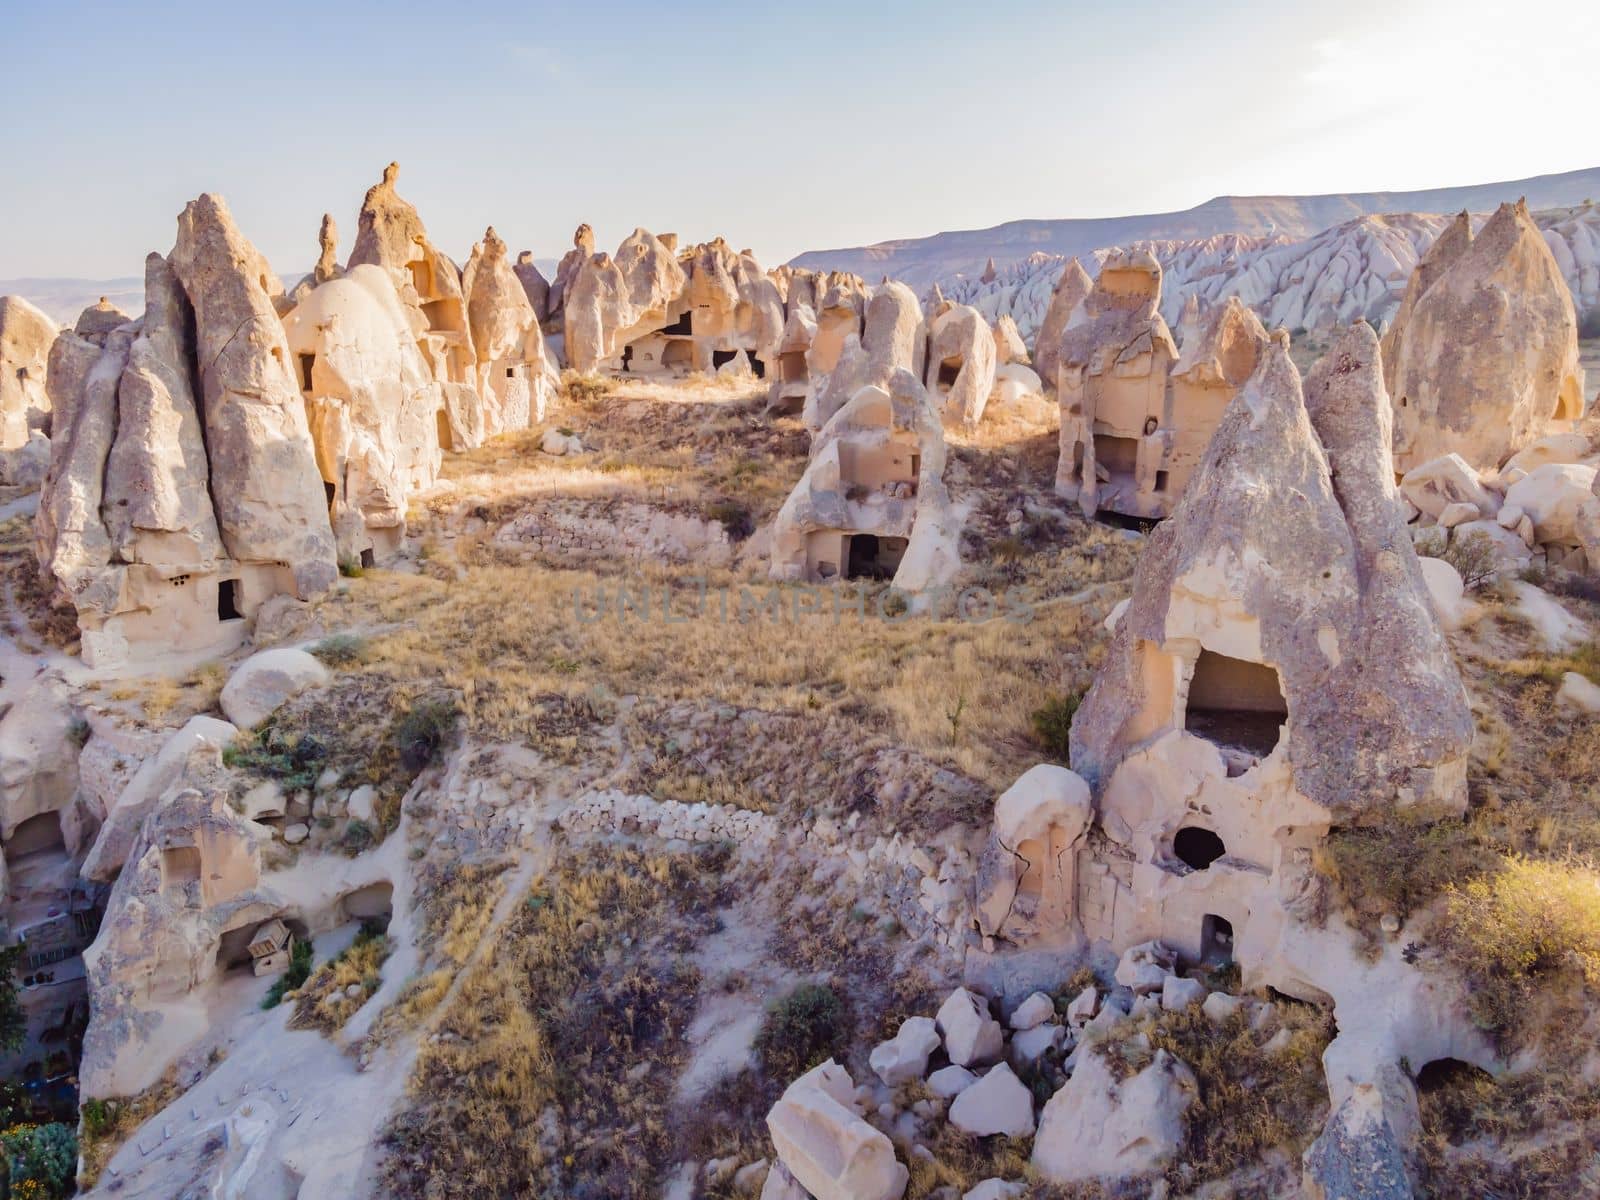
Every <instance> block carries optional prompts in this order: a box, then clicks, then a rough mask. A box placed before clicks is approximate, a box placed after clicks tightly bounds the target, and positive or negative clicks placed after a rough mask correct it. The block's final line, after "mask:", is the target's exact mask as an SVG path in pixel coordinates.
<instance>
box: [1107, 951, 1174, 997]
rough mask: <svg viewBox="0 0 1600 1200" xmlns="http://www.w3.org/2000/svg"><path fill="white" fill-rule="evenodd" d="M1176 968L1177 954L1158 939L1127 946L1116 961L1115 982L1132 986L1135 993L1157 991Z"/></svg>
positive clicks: (1124, 985)
mask: <svg viewBox="0 0 1600 1200" xmlns="http://www.w3.org/2000/svg"><path fill="white" fill-rule="evenodd" d="M1177 969H1178V954H1177V951H1175V950H1173V949H1172V948H1171V947H1169V946H1165V945H1163V944H1162V943H1160V942H1158V941H1150V942H1140V943H1139V944H1138V945H1137V946H1129V947H1128V948H1127V949H1126V950H1124V951H1123V952H1122V957H1121V959H1119V960H1118V961H1117V975H1116V979H1117V982H1118V983H1120V984H1121V985H1122V986H1123V987H1127V988H1132V989H1133V990H1134V993H1135V994H1136V995H1142V994H1143V993H1145V992H1159V991H1160V990H1161V989H1162V987H1163V986H1165V984H1166V982H1167V976H1169V975H1171V974H1173V973H1174V972H1175V971H1176V970H1177Z"/></svg>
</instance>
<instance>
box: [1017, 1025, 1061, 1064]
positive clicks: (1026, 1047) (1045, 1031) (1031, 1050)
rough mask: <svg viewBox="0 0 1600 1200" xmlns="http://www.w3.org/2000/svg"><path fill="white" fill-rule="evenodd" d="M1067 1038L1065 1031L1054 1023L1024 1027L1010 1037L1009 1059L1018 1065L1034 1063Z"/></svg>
mask: <svg viewBox="0 0 1600 1200" xmlns="http://www.w3.org/2000/svg"><path fill="white" fill-rule="evenodd" d="M1066 1039H1067V1031H1066V1030H1065V1029H1063V1028H1062V1027H1061V1026H1059V1025H1056V1024H1054V1023H1052V1024H1049V1025H1035V1026H1034V1027H1033V1028H1032V1029H1024V1030H1023V1031H1022V1032H1021V1033H1018V1034H1017V1035H1016V1036H1015V1037H1013V1038H1012V1039H1011V1061H1012V1062H1014V1063H1016V1064H1017V1065H1018V1066H1019V1067H1020V1066H1024V1065H1027V1064H1029V1063H1036V1062H1038V1061H1039V1059H1040V1058H1042V1057H1043V1056H1044V1055H1045V1054H1046V1053H1048V1052H1049V1051H1051V1050H1054V1049H1056V1048H1057V1047H1058V1046H1060V1045H1061V1044H1062V1043H1063V1042H1064V1041H1066Z"/></svg>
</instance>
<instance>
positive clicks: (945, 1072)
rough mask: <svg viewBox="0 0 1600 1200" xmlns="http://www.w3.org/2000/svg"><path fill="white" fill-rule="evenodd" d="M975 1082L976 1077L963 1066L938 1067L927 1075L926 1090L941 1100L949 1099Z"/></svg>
mask: <svg viewBox="0 0 1600 1200" xmlns="http://www.w3.org/2000/svg"><path fill="white" fill-rule="evenodd" d="M977 1082H978V1077H977V1076H976V1075H974V1074H973V1073H972V1072H971V1071H969V1070H967V1069H966V1068H965V1067H940V1068H939V1069H938V1070H937V1071H935V1072H934V1073H933V1074H932V1075H929V1076H928V1090H929V1091H930V1092H932V1093H933V1094H934V1095H935V1096H938V1097H939V1098H940V1099H941V1100H949V1099H952V1098H953V1097H955V1096H959V1095H960V1094H961V1093H962V1092H964V1091H966V1090H967V1089H968V1088H969V1087H971V1086H972V1085H973V1084H975V1083H977Z"/></svg>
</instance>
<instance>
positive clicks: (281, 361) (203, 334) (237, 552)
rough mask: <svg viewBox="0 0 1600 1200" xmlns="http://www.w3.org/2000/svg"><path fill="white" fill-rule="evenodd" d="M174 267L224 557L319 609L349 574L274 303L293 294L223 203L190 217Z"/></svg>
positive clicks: (211, 203) (198, 206)
mask: <svg viewBox="0 0 1600 1200" xmlns="http://www.w3.org/2000/svg"><path fill="white" fill-rule="evenodd" d="M169 262H170V263H171V266H172V270H173V272H174V273H175V274H176V275H177V277H178V279H179V281H180V282H181V283H182V284H183V290H184V292H185V294H186V295H187V297H188V299H189V303H190V304H191V305H192V306H193V308H194V320H195V329H196V341H197V350H196V353H197V356H198V360H199V362H200V364H201V369H200V371H199V381H200V390H201V396H202V401H203V416H204V422H203V424H204V428H205V447H206V453H207V457H208V461H209V466H210V474H211V481H212V486H211V497H212V500H213V502H214V503H215V506H216V516H217V523H218V526H219V527H220V529H221V532H222V543H223V546H224V547H225V548H226V549H227V552H228V554H229V556H230V557H231V558H233V559H235V560H236V561H240V562H250V563H281V564H283V565H284V566H285V567H287V568H288V570H289V571H290V573H291V574H292V576H293V578H294V584H295V593H296V595H297V596H299V597H300V598H301V599H308V598H309V597H311V596H314V595H316V594H318V593H320V592H323V591H325V590H327V589H328V588H330V587H332V586H333V583H334V581H335V580H336V579H337V578H338V574H339V571H338V564H337V562H336V561H335V551H334V541H333V530H332V528H331V527H330V525H329V524H328V506H327V497H326V495H325V494H324V492H323V488H322V479H321V477H320V476H319V474H318V471H317V466H316V458H315V449H314V447H313V445H312V442H311V434H310V430H309V428H308V426H307V424H306V416H305V403H304V401H303V400H302V399H301V396H300V391H299V389H298V388H297V387H296V386H295V380H294V378H293V376H292V375H291V374H290V369H289V365H288V364H289V349H288V344H287V343H286V342H285V340H284V334H283V326H282V325H281V323H280V322H279V320H278V314H277V311H276V310H275V309H274V307H273V304H272V299H271V293H272V292H273V291H274V290H276V291H279V292H281V291H282V286H281V285H279V284H277V281H276V277H275V276H273V275H272V273H271V269H270V268H269V267H268V266H267V263H266V260H265V259H263V258H262V257H261V255H260V254H259V253H257V252H256V249H255V247H254V246H252V245H251V244H250V243H249V242H248V241H246V240H245V238H244V236H243V235H242V234H241V233H240V232H239V230H238V229H237V227H236V226H235V225H234V223H233V217H232V216H231V215H230V214H229V212H228V208H227V205H225V204H224V203H223V202H222V200H221V199H220V198H219V197H216V196H211V195H203V196H201V197H200V198H199V199H197V200H194V201H192V202H190V204H189V205H188V206H187V207H186V208H185V209H184V210H183V213H182V214H181V215H180V216H179V218H178V241H177V245H176V246H175V247H174V248H173V251H172V254H171V256H170V258H169Z"/></svg>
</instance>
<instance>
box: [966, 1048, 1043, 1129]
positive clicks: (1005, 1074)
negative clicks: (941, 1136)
mask: <svg viewBox="0 0 1600 1200" xmlns="http://www.w3.org/2000/svg"><path fill="white" fill-rule="evenodd" d="M950 1123H951V1124H952V1125H954V1126H955V1127H956V1128H957V1129H959V1130H961V1131H962V1132H963V1133H970V1134H972V1135H973V1136H974V1137H991V1136H993V1135H994V1134H1004V1135H1005V1136H1006V1137H1014V1138H1021V1137H1032V1136H1033V1093H1032V1092H1030V1091H1029V1090H1028V1089H1027V1087H1026V1086H1025V1085H1024V1084H1023V1082H1022V1081H1021V1080H1020V1079H1018V1078H1017V1076H1016V1074H1015V1072H1013V1071H1012V1070H1011V1068H1010V1067H1009V1066H1008V1065H1006V1064H1005V1063H1001V1064H1000V1065H999V1066H997V1067H995V1068H993V1069H992V1070H990V1071H989V1073H988V1074H986V1075H985V1076H984V1077H983V1078H982V1079H980V1080H978V1082H977V1083H975V1084H973V1085H972V1086H971V1087H969V1088H967V1089H966V1090H965V1091H963V1092H962V1093H961V1094H960V1095H959V1096H957V1097H956V1098H955V1100H954V1101H953V1102H952V1103H951V1105H950Z"/></svg>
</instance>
